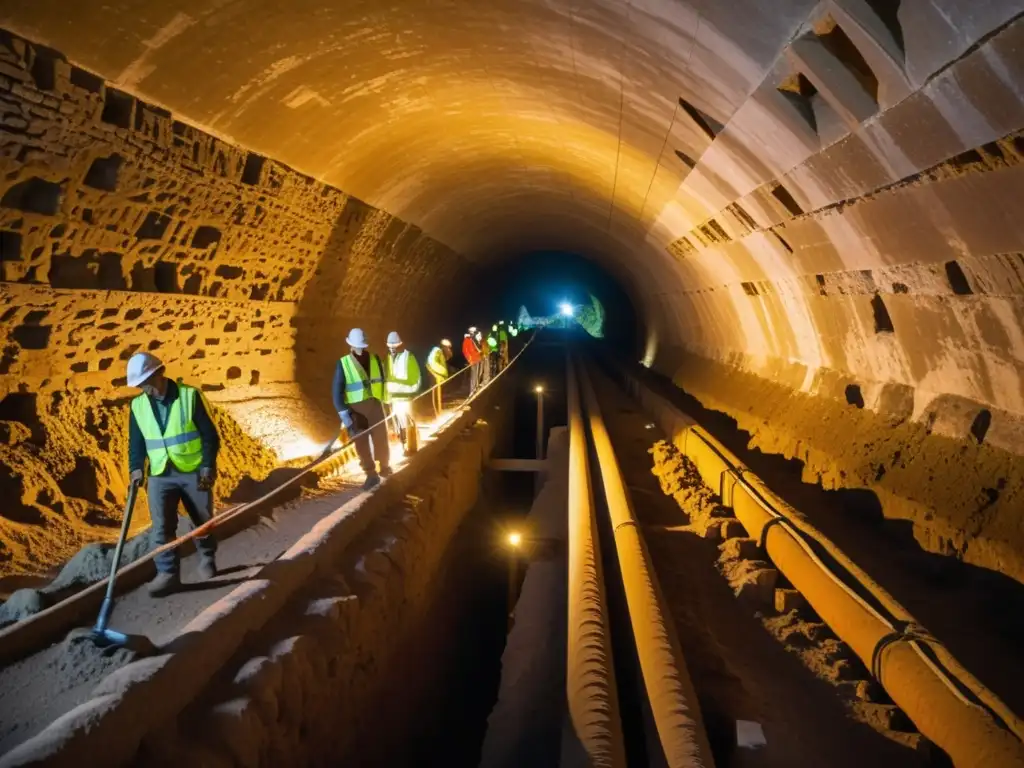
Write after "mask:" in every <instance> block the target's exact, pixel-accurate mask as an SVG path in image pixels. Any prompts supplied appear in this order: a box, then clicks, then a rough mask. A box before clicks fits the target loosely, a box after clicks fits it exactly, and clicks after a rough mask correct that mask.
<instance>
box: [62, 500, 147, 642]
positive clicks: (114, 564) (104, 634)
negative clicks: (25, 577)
mask: <svg viewBox="0 0 1024 768" xmlns="http://www.w3.org/2000/svg"><path fill="white" fill-rule="evenodd" d="M138 492H139V486H138V484H137V483H131V485H130V486H129V487H128V500H127V501H126V502H125V507H124V521H123V522H122V523H121V535H120V536H119V537H118V539H117V546H116V547H115V548H114V558H113V560H112V561H111V563H110V577H109V578H108V579H107V593H106V595H105V596H104V598H103V605H101V606H100V613H99V616H97V617H96V625H95V626H94V627H93V628H92V629H82V628H79V629H77V630H73V631H72V632H71V634H70V635H69V636H68V640H69V641H70V642H75V641H82V640H89V641H91V642H92V643H93V644H94V645H95V646H96V647H97V648H100V649H102V650H103V651H105V652H106V653H113V652H114V651H116V650H117V649H119V648H127V649H128V650H131V651H135V652H136V653H137V654H140V655H147V654H152V653H155V652H156V646H154V645H153V643H152V641H150V639H149V638H148V637H145V636H144V635H127V634H125V633H124V632H118V631H117V630H115V629H110V628H109V627H108V626H107V625H108V624H109V622H110V614H111V613H112V612H113V610H114V584H115V580H116V579H117V569H118V567H119V566H120V565H121V550H123V549H124V542H125V539H127V538H128V528H129V527H130V526H131V522H132V510H134V509H135V498H136V496H137V495H138Z"/></svg>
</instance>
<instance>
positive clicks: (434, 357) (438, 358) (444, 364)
mask: <svg viewBox="0 0 1024 768" xmlns="http://www.w3.org/2000/svg"><path fill="white" fill-rule="evenodd" d="M427 369H428V370H429V371H430V372H431V373H432V374H434V375H435V376H436V377H437V378H439V379H447V378H448V359H447V358H446V357H445V356H444V350H443V349H441V348H440V347H434V348H433V349H432V350H430V354H429V355H427Z"/></svg>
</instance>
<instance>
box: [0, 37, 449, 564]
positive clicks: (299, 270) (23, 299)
mask: <svg viewBox="0 0 1024 768" xmlns="http://www.w3.org/2000/svg"><path fill="white" fill-rule="evenodd" d="M0 179H2V180H0V268H2V283H0V312H2V314H0V335H2V339H3V340H2V350H3V351H2V362H0V427H2V436H3V442H2V444H0V464H2V466H0V494H2V496H3V499H4V501H3V506H2V512H0V575H5V574H10V573H18V572H25V571H29V572H31V571H38V570H40V569H43V568H46V567H48V566H51V565H53V564H55V563H58V562H60V561H61V560H62V559H64V558H65V557H67V556H69V555H70V554H72V553H73V552H74V551H75V550H77V548H78V547H79V546H81V544H82V543H83V542H85V541H88V540H91V539H95V538H97V537H107V536H109V535H110V533H111V529H110V526H111V525H116V524H117V521H118V519H119V508H118V505H119V504H120V500H121V499H123V498H124V495H125V481H126V468H125V465H126V444H127V403H128V400H129V399H130V397H131V396H132V395H133V392H132V390H129V389H128V388H127V387H126V382H125V378H124V376H125V365H126V362H127V360H128V358H129V357H130V356H131V355H132V354H133V353H134V352H135V351H137V350H147V351H150V352H152V353H154V354H156V355H157V356H159V357H160V358H161V360H162V361H163V362H164V363H165V364H166V365H167V368H168V372H169V373H170V374H171V375H173V376H175V377H182V378H183V379H184V380H185V381H186V382H190V383H194V384H196V385H199V386H201V387H202V389H203V391H204V392H205V393H206V397H207V398H208V400H209V401H210V402H211V403H212V404H213V405H214V406H215V409H216V412H217V416H216V418H217V421H218V425H219V428H220V432H221V437H222V444H223V446H224V450H223V454H222V460H221V461H220V466H219V470H220V479H219V483H218V488H219V494H220V496H221V497H222V498H227V497H229V496H231V494H232V492H233V491H234V489H235V488H236V487H237V486H238V484H239V482H240V481H241V480H242V479H243V478H246V477H249V478H252V479H257V480H258V479H262V478H263V477H265V476H266V475H267V473H268V472H269V471H270V470H271V469H272V468H273V467H274V466H275V465H276V464H277V463H279V462H280V461H281V460H286V459H291V458H295V457H297V456H301V455H308V454H309V453H311V452H312V450H313V449H314V447H315V445H316V442H317V441H320V442H323V441H325V439H326V438H327V437H329V436H330V434H331V433H332V431H335V434H336V428H337V417H336V416H335V415H334V414H333V408H332V404H331V395H330V380H331V376H332V374H333V371H334V363H335V361H336V360H337V357H338V356H339V354H341V353H343V352H344V351H345V346H344V342H343V339H344V337H345V335H346V333H347V331H348V329H349V328H350V327H352V326H353V325H359V326H362V327H363V328H364V329H365V330H366V331H367V333H368V334H369V335H370V338H371V339H375V340H376V341H377V342H378V343H379V344H381V348H383V340H384V336H385V334H386V333H387V332H388V331H389V330H395V329H398V330H401V331H402V332H403V333H405V334H406V335H407V336H408V337H409V340H410V342H412V343H416V342H420V343H426V341H427V339H428V338H429V336H428V334H430V333H432V332H434V331H435V330H437V329H438V328H439V327H440V326H442V321H443V318H444V312H443V311H439V309H438V308H437V307H436V306H432V305H431V304H430V303H429V302H428V301H427V300H426V297H425V296H424V294H423V293H422V292H421V291H420V290H419V288H418V283H417V276H424V275H432V276H435V277H437V278H440V279H444V278H448V279H450V280H454V275H455V272H456V271H458V270H459V269H460V268H461V267H462V263H461V261H460V259H458V258H457V257H456V256H455V255H454V254H453V253H452V252H451V251H450V250H449V249H447V248H445V247H444V246H441V245H440V244H438V243H437V242H435V241H434V240H432V239H431V238H429V237H427V236H425V235H423V234H422V233H421V232H420V230H419V229H417V228H416V227H414V226H411V225H408V224H406V223H405V222H403V221H401V220H400V219H397V218H395V217H393V216H391V215H389V214H387V213H385V212H383V211H380V210H378V209H375V208H374V207H372V206H370V205H367V204H366V203H363V202H361V201H359V200H357V199H356V198H354V197H351V196H349V195H346V194H344V193H342V192H340V191H338V190H337V189H335V188H333V187H331V186H329V185H326V184H323V183H321V182H317V181H314V180H313V179H311V178H309V177H307V176H304V175H302V174H299V173H297V172H295V171H293V170H291V169H289V168H287V167H286V166H284V165H282V164H280V163H277V162H274V161H270V160H267V159H266V158H264V157H262V156H259V155H257V154H254V153H251V152H246V151H244V150H241V149H239V148H238V147H236V146H233V145H231V144H228V143H226V142H224V141H222V140H219V139H216V138H214V137H211V136H210V135H208V134H206V133H204V132H202V131H200V130H197V129H196V128H194V127H192V126H189V125H187V124H186V123H184V122H181V121H179V120H177V119H175V118H174V117H173V116H172V115H171V114H170V113H168V112H167V111H166V110H163V109H158V108H155V107H152V106H150V105H148V104H146V103H144V102H142V101H139V100H137V99H136V98H134V97H132V96H130V95H128V94H126V93H123V92H121V91H118V90H117V89H115V88H112V87H110V86H109V85H108V84H106V83H104V81H103V80H102V79H100V78H99V77H97V76H95V75H93V74H91V73H88V72H86V71H85V70H82V69H80V68H78V67H75V66H72V65H70V64H68V63H67V62H66V61H65V60H63V59H62V58H61V57H60V56H59V55H57V54H55V53H54V52H52V51H48V50H45V49H42V48H39V47H36V46H33V45H31V44H28V43H26V42H25V41H24V40H22V39H20V38H17V37H12V36H9V35H3V36H0ZM382 297H385V298H384V299H383V300H382ZM395 307H401V308H402V311H401V312H400V313H398V314H397V315H396V313H394V312H393V311H392V310H393V309H394V308H395ZM396 323H398V324H399V325H395V324H396ZM145 508H146V506H145V504H144V503H143V504H140V505H139V510H138V512H139V517H138V521H137V525H138V527H144V526H145V525H147V524H148V518H147V515H146V512H145Z"/></svg>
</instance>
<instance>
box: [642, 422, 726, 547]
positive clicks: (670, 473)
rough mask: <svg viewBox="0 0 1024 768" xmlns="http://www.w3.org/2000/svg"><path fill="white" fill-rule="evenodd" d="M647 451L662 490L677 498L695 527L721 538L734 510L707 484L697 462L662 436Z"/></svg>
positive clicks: (694, 528)
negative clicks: (662, 438)
mask: <svg viewBox="0 0 1024 768" xmlns="http://www.w3.org/2000/svg"><path fill="white" fill-rule="evenodd" d="M647 452H648V453H649V454H651V457H652V459H653V466H652V467H651V473H652V474H653V475H654V476H655V477H657V478H658V483H659V484H660V485H661V491H662V493H664V494H665V495H666V496H671V497H672V498H673V499H675V502H676V504H678V505H679V508H680V509H681V510H682V511H683V512H684V513H685V514H686V518H687V521H688V523H689V525H690V526H691V527H692V528H693V530H694V531H695V532H696V533H697V534H698V535H700V536H701V537H702V538H705V539H712V540H717V539H718V538H720V537H721V535H722V524H723V522H724V521H725V520H727V519H729V518H731V517H732V513H731V512H730V511H729V510H728V509H727V508H726V507H723V506H722V505H721V503H720V502H719V499H718V496H716V495H715V494H714V493H713V492H712V491H711V489H710V488H708V487H707V486H706V485H704V482H703V480H701V476H700V472H698V471H697V467H696V466H695V465H694V463H693V462H692V461H690V460H689V459H688V458H687V457H686V456H684V455H683V454H682V453H680V452H679V449H678V448H676V447H675V446H674V445H672V444H671V443H669V442H668V441H666V440H659V441H658V442H656V443H655V444H654V445H653V446H651V448H650V449H648V451H647Z"/></svg>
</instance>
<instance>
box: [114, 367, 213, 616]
mask: <svg viewBox="0 0 1024 768" xmlns="http://www.w3.org/2000/svg"><path fill="white" fill-rule="evenodd" d="M128 386H130V387H138V388H139V389H141V390H142V394H141V395H139V396H138V397H136V398H135V399H133V400H132V404H131V411H130V414H129V416H128V469H129V472H130V473H131V482H132V483H133V484H135V485H142V481H143V478H144V477H145V468H146V467H145V465H146V461H147V460H148V461H149V484H148V485H147V492H148V496H149V517H150V520H151V521H152V524H153V534H152V536H153V539H152V542H151V543H152V544H153V546H154V547H160V546H163V545H164V544H166V543H167V542H169V541H173V540H174V539H175V538H177V535H178V504H179V503H180V504H182V505H183V506H184V507H185V512H186V513H188V516H189V518H190V519H191V520H192V524H193V525H195V526H196V527H198V526H200V525H202V524H204V523H206V522H207V521H209V520H210V519H211V518H212V517H213V482H214V478H215V476H216V466H217V451H218V449H219V448H220V439H219V437H218V435H217V430H216V428H215V427H214V425H213V421H212V420H211V419H210V415H209V414H208V413H207V410H206V406H205V405H204V403H203V398H202V395H200V393H199V390H197V389H195V388H194V387H190V386H188V385H186V384H181V383H178V382H174V381H171V380H170V379H168V378H167V377H166V376H165V375H164V365H163V363H161V362H160V361H159V360H158V359H157V358H156V357H154V356H153V355H151V354H149V353H147V352H137V353H136V354H134V355H132V356H131V359H129V360H128ZM196 549H197V550H198V552H199V569H198V573H199V578H200V579H203V580H206V579H212V578H213V577H214V576H216V575H217V564H216V559H215V556H216V553H217V541H216V539H214V538H213V536H211V535H209V534H207V535H206V536H199V537H197V538H196ZM180 568H181V563H180V555H179V553H178V549H177V547H175V548H173V549H171V550H168V551H167V552H161V553H160V554H159V555H157V556H156V578H154V579H153V580H152V581H151V582H150V583H149V593H150V594H151V595H153V596H154V597H164V596H165V595H169V594H171V593H172V592H174V591H175V590H176V589H178V588H179V587H180V585H181V576H180Z"/></svg>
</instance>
